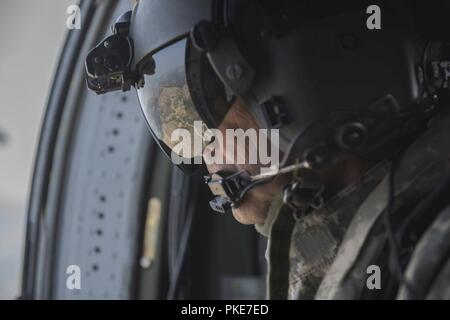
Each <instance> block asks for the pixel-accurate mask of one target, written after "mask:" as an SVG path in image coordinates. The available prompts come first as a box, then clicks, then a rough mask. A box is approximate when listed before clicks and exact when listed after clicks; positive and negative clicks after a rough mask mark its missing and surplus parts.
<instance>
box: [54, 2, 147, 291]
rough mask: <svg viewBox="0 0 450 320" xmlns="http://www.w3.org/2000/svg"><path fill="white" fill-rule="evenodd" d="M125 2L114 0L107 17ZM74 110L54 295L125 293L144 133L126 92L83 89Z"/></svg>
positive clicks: (132, 249) (124, 6)
mask: <svg viewBox="0 0 450 320" xmlns="http://www.w3.org/2000/svg"><path fill="white" fill-rule="evenodd" d="M129 5H130V4H129V2H128V1H119V5H118V7H117V8H116V9H115V11H114V14H113V16H115V17H117V16H118V15H120V13H123V12H125V11H126V10H129ZM78 114H79V118H78V120H77V124H76V125H75V129H74V132H72V135H73V138H72V145H71V156H70V159H71V161H70V163H68V166H67V170H68V173H67V180H66V185H65V186H64V195H63V201H62V202H63V206H62V210H61V212H60V213H59V214H60V216H59V219H60V220H59V224H58V225H59V230H58V233H59V239H60V242H59V243H58V245H57V252H56V254H55V257H54V259H56V263H55V266H56V267H55V270H54V272H53V281H54V282H53V298H55V299H128V298H131V297H132V296H131V294H132V292H131V287H132V285H131V283H132V279H133V275H134V271H135V270H136V269H135V266H136V250H137V249H138V241H137V239H138V238H137V237H138V232H139V228H140V226H139V223H138V222H139V217H140V216H141V214H142V212H139V209H140V208H139V206H140V205H141V204H140V200H141V197H142V192H144V191H143V188H142V183H143V181H145V180H146V179H147V178H146V177H145V174H146V168H147V163H146V162H147V155H148V150H149V145H150V143H151V136H150V133H149V131H148V129H147V127H146V125H145V123H144V122H143V117H142V116H141V111H140V110H139V104H138V101H137V96H136V94H134V93H133V92H128V93H110V94H107V95H102V96H97V95H95V94H93V93H91V92H87V90H84V91H83V96H82V97H81V99H80V103H79V112H78ZM69 265H78V266H80V268H81V290H69V289H68V288H67V287H66V279H67V277H68V275H67V274H66V269H67V267H68V266H69Z"/></svg>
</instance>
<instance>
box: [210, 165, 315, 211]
mask: <svg viewBox="0 0 450 320" xmlns="http://www.w3.org/2000/svg"><path fill="white" fill-rule="evenodd" d="M311 168H312V166H311V164H310V163H309V162H308V161H306V160H305V161H302V162H298V163H295V164H292V165H289V166H285V167H283V168H278V167H271V168H270V169H268V170H267V171H266V172H263V173H261V174H258V175H253V176H251V175H249V173H248V172H247V171H239V172H236V173H229V172H225V171H219V172H217V173H213V174H211V175H208V176H206V177H205V182H206V184H207V185H208V186H209V188H210V190H211V192H212V193H213V194H214V196H215V197H214V198H213V199H212V200H211V201H210V202H209V204H210V206H211V208H212V209H213V210H214V211H216V212H219V213H226V212H229V211H230V210H231V209H232V208H237V207H238V206H239V205H240V203H241V202H242V199H243V198H244V196H245V195H246V194H247V192H248V191H250V190H251V189H253V188H255V187H257V186H260V185H263V184H265V183H267V182H269V181H271V180H272V179H273V178H275V177H277V176H279V175H282V174H285V173H290V172H294V171H298V170H300V169H307V170H310V169H311Z"/></svg>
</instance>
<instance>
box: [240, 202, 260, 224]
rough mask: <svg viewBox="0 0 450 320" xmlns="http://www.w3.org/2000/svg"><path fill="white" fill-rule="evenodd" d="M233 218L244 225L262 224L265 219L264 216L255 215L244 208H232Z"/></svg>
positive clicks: (252, 211)
mask: <svg viewBox="0 0 450 320" xmlns="http://www.w3.org/2000/svg"><path fill="white" fill-rule="evenodd" d="M233 217H234V218H235V219H236V220H237V222H239V223H241V224H245V225H250V224H262V223H264V221H265V219H266V217H265V215H261V214H257V213H256V212H255V211H254V210H249V209H247V208H246V207H245V206H240V207H238V208H234V209H233Z"/></svg>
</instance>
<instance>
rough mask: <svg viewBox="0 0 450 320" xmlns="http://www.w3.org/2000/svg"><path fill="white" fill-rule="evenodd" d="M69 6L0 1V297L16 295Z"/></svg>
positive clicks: (55, 0) (65, 1)
mask: <svg viewBox="0 0 450 320" xmlns="http://www.w3.org/2000/svg"><path fill="white" fill-rule="evenodd" d="M71 4H77V0H33V1H30V0H1V1H0V41H1V43H0V299H13V298H16V297H17V296H18V294H19V292H20V291H19V286H20V278H21V271H22V260H23V244H24V237H25V215H26V204H27V198H28V194H29V191H30V182H31V174H32V171H33V161H34V158H35V152H36V148H37V142H38V137H39V130H40V127H41V121H42V117H43V112H44V107H45V103H46V99H47V96H48V89H49V87H50V84H51V80H52V76H53V72H54V71H55V66H56V62H57V60H58V56H59V52H60V50H61V48H62V44H63V40H64V36H65V34H66V30H67V29H66V19H67V17H68V15H67V14H66V9H67V7H68V6H69V5H71Z"/></svg>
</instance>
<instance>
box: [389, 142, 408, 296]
mask: <svg viewBox="0 0 450 320" xmlns="http://www.w3.org/2000/svg"><path fill="white" fill-rule="evenodd" d="M402 154H403V151H400V152H398V153H397V154H396V155H395V156H394V159H393V161H392V163H391V167H390V172H389V195H388V204H387V208H386V210H385V211H384V213H383V214H382V218H383V223H384V226H385V230H386V235H387V239H388V242H389V263H388V267H389V270H390V271H391V273H392V274H393V275H394V276H395V277H396V279H397V281H398V283H399V284H403V285H404V286H405V288H407V290H409V291H410V293H414V294H415V293H416V290H415V288H414V287H413V285H412V284H411V283H409V282H408V281H407V280H406V279H405V276H404V273H403V268H402V264H401V261H400V252H399V251H400V248H399V246H398V243H397V240H396V238H395V235H394V230H393V228H392V224H391V220H390V217H391V216H392V213H393V208H394V203H395V173H396V171H397V168H398V165H399V162H400V159H401V155H402Z"/></svg>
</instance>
